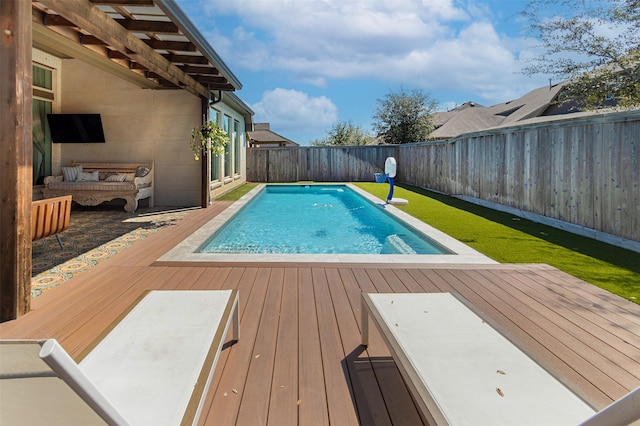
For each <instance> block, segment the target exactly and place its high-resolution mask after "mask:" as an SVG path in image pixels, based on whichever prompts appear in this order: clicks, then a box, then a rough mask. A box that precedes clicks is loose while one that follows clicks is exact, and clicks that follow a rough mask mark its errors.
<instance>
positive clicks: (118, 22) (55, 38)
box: [32, 0, 242, 97]
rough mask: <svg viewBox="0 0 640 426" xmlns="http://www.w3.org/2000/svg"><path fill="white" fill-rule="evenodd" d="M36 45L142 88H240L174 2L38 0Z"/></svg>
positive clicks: (207, 92)
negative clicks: (93, 66)
mask: <svg viewBox="0 0 640 426" xmlns="http://www.w3.org/2000/svg"><path fill="white" fill-rule="evenodd" d="M32 8H33V20H32V22H33V31H32V33H33V46H34V47H36V48H39V49H41V50H44V51H47V52H51V53H53V54H55V55H57V56H59V57H61V58H63V59H64V58H77V59H83V60H84V61H86V62H88V63H91V64H94V65H97V66H100V67H101V68H103V69H105V70H107V71H110V72H113V73H114V74H117V75H118V76H120V77H121V78H123V79H125V80H128V81H130V82H132V83H134V84H137V85H138V86H140V87H146V88H152V89H162V88H166V89H183V90H187V91H189V92H191V93H193V94H195V95H198V96H205V97H211V96H212V94H211V92H212V91H233V90H238V89H240V88H241V87H242V84H241V83H240V81H239V80H238V78H237V77H236V76H235V75H234V74H233V73H232V72H231V70H230V69H229V68H228V67H227V65H226V64H225V63H224V61H222V59H221V58H220V57H219V56H218V54H217V53H216V51H215V50H214V49H213V48H212V47H211V46H210V45H209V43H208V42H207V41H206V40H205V39H204V37H203V36H202V34H200V33H199V32H198V30H197V29H196V28H195V26H194V25H193V23H192V22H191V21H190V20H189V19H188V17H187V16H186V15H185V13H184V12H183V11H182V10H181V9H180V8H179V7H178V5H177V3H176V2H175V1H174V0H118V1H114V2H111V3H109V2H96V3H95V4H94V3H92V2H90V1H88V0H34V2H33V5H32Z"/></svg>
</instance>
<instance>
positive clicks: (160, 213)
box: [31, 205, 194, 297]
mask: <svg viewBox="0 0 640 426" xmlns="http://www.w3.org/2000/svg"><path fill="white" fill-rule="evenodd" d="M193 210H194V208H167V207H164V208H149V207H146V208H144V207H143V208H140V209H139V210H137V211H136V212H135V213H127V212H125V211H124V210H123V209H122V206H117V205H116V206H110V205H105V206H96V207H91V208H89V207H82V206H75V205H74V208H73V210H72V212H71V221H70V225H69V228H68V229H67V230H66V231H64V232H62V233H60V234H58V235H59V236H60V240H61V241H62V243H63V245H64V248H61V247H60V245H59V244H58V241H57V240H56V238H55V237H54V236H51V237H47V238H43V239H41V240H37V241H34V242H33V245H32V252H33V254H32V278H31V297H37V296H39V295H40V294H42V293H43V292H45V291H47V290H49V289H51V288H53V287H56V286H58V285H60V284H62V283H63V282H65V281H67V280H69V279H71V278H73V277H74V276H75V275H77V274H79V273H81V272H83V271H86V270H88V269H90V268H92V267H93V266H95V265H97V264H98V263H99V262H101V261H103V260H105V259H108V258H109V257H111V256H113V255H114V254H116V253H118V252H120V251H122V250H123V249H125V248H127V247H130V246H131V245H133V244H135V243H136V242H137V241H140V240H142V239H144V238H146V237H148V236H149V235H151V234H154V233H155V232H157V231H158V230H160V229H162V228H164V227H166V226H171V225H174V224H176V222H177V221H178V220H180V219H182V218H184V217H185V216H186V215H187V214H189V213H190V212H191V211H193Z"/></svg>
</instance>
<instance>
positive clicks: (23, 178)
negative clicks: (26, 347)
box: [0, 0, 33, 321]
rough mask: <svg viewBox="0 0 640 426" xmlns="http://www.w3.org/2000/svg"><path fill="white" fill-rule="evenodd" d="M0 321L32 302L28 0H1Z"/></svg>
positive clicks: (29, 26) (20, 313)
mask: <svg viewBox="0 0 640 426" xmlns="http://www.w3.org/2000/svg"><path fill="white" fill-rule="evenodd" d="M0 37H1V38H2V43H1V44H0V102H1V105H2V106H1V107H0V164H1V165H0V168H1V169H2V178H1V179H0V321H8V320H12V319H15V318H17V317H19V316H21V315H23V314H25V313H27V312H28V311H29V309H30V305H31V200H32V194H31V191H32V180H33V179H32V175H31V174H32V170H31V169H32V158H31V155H32V154H31V151H32V145H31V143H32V142H31V132H32V127H31V126H32V124H31V122H32V117H31V98H32V80H31V78H32V68H31V67H32V64H31V48H32V46H31V40H32V39H31V2H30V1H24V0H2V1H0Z"/></svg>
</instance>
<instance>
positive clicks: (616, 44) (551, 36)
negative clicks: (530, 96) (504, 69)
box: [522, 0, 640, 109]
mask: <svg viewBox="0 0 640 426" xmlns="http://www.w3.org/2000/svg"><path fill="white" fill-rule="evenodd" d="M558 6H559V7H558ZM563 12H564V14H563ZM522 15H523V16H524V17H525V18H527V20H528V21H529V24H528V26H527V30H528V33H529V34H530V35H532V36H533V37H535V38H536V39H538V40H540V41H541V45H540V46H539V47H541V48H542V49H543V51H544V52H543V54H541V55H539V56H537V57H536V58H535V59H533V60H532V61H531V65H529V66H528V67H525V68H524V70H523V72H524V73H525V74H527V75H533V74H546V75H553V76H556V77H557V78H559V79H561V80H570V84H568V85H567V87H566V88H565V90H563V92H562V93H561V94H560V98H559V101H560V102H572V103H575V104H576V105H578V106H583V107H585V108H587V109H596V108H598V107H602V106H610V105H617V106H618V107H621V108H634V107H638V106H640V1H639V0H534V1H532V2H530V3H529V4H528V6H527V8H526V10H525V11H523V12H522Z"/></svg>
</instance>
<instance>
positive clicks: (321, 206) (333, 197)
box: [158, 184, 497, 264]
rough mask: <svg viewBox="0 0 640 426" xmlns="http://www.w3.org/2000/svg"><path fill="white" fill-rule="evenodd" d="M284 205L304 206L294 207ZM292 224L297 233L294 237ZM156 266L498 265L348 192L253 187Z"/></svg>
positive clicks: (332, 187)
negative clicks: (274, 225) (291, 201)
mask: <svg viewBox="0 0 640 426" xmlns="http://www.w3.org/2000/svg"><path fill="white" fill-rule="evenodd" d="M300 192H302V194H301V193H300ZM296 193H297V194H296ZM272 195H275V196H276V201H269V199H270V198H269V197H270V196H272ZM282 197H284V198H290V197H293V198H299V197H302V198H303V199H305V200H306V201H305V202H304V206H301V205H298V206H296V207H292V206H291V205H288V204H286V203H285V202H283V199H284V198H282ZM306 197H309V198H308V199H307V198H306ZM265 200H267V202H266V203H265V202H264V201H265ZM252 205H253V206H257V207H258V208H257V209H255V210H254V209H253V207H252ZM252 210H253V212H252ZM322 213H329V214H328V215H327V216H328V217H326V218H324V219H320V217H319V216H321V215H322ZM247 216H254V217H253V218H249V219H248V218H247ZM250 222H252V223H251V224H250ZM272 222H278V223H277V225H282V224H284V225H285V227H284V229H281V230H274V229H272V228H270V227H268V226H267V225H269V226H270V225H271V224H272ZM293 223H302V225H303V226H302V227H301V228H300V230H298V231H296V232H293V231H292V230H291V225H292V224H293ZM342 225H346V226H345V227H343V228H344V229H342V230H341V231H338V227H339V226H342ZM232 234H233V235H232ZM302 234H306V235H302ZM332 234H335V235H332ZM336 235H337V236H338V238H337V243H336V242H335V240H334V242H333V243H327V241H330V240H331V239H330V238H329V237H330V236H336ZM356 236H357V237H362V238H356ZM312 240H315V241H312ZM356 240H358V242H356ZM310 241H312V242H314V243H315V244H311V243H310ZM347 245H351V246H353V245H355V246H358V247H359V250H354V249H353V247H351V248H348V249H345V246H347ZM207 246H208V248H207ZM309 247H313V248H311V249H310V248H309ZM363 248H364V249H363ZM158 261H159V262H162V261H170V262H175V261H182V262H216V263H220V262H222V263H225V262H231V263H234V262H258V263H261V262H267V263H268V262H305V263H306V262H313V263H316V262H332V263H335V262H350V263H484V264H487V263H497V262H495V261H493V260H491V259H489V258H488V257H486V256H484V255H482V254H480V253H478V252H476V251H475V250H473V249H472V248H470V247H469V246H467V245H465V244H463V243H461V242H459V241H457V240H455V239H453V238H451V237H450V236H448V235H446V234H444V233H442V232H440V231H438V230H436V229H435V228H432V227H431V226H429V225H427V224H425V223H423V222H422V221H420V220H417V219H415V218H414V217H412V216H410V215H408V214H406V213H404V212H402V211H401V210H399V209H397V208H396V207H394V206H392V205H388V204H386V203H384V201H382V200H380V199H378V198H376V197H374V196H373V195H371V194H369V193H367V192H366V191H363V190H361V189H359V188H357V187H356V186H355V185H351V184H328V185H291V184H277V185H272V184H269V185H258V186H256V187H255V188H254V189H253V190H251V191H250V192H249V193H248V194H246V195H245V196H244V197H242V198H241V199H240V200H238V201H236V202H235V203H233V204H232V205H231V206H230V207H229V208H227V209H226V210H225V211H223V212H222V213H220V214H219V215H218V216H216V217H215V218H213V219H212V220H210V221H209V222H208V223H206V224H205V225H204V226H202V227H201V228H200V229H199V230H197V231H196V232H194V233H193V234H192V235H191V236H189V237H188V238H187V239H185V240H184V241H182V242H181V243H180V244H178V245H177V246H176V247H174V248H173V249H172V250H170V251H169V252H168V253H166V254H165V255H164V256H162V257H161V258H160V259H158Z"/></svg>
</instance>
